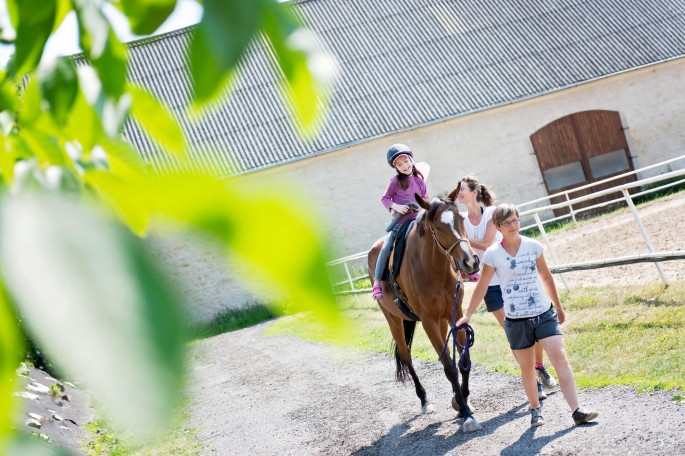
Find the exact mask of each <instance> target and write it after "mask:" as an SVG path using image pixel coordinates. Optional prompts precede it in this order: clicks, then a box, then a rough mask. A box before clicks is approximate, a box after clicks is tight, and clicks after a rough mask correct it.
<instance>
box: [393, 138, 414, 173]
mask: <svg viewBox="0 0 685 456" xmlns="http://www.w3.org/2000/svg"><path fill="white" fill-rule="evenodd" d="M402 154H405V155H409V156H410V157H412V158H414V154H412V153H411V150H409V146H406V145H404V144H393V145H392V146H390V149H388V165H390V166H391V167H393V168H394V166H392V162H394V161H395V159H396V158H397V157H398V156H399V155H402Z"/></svg>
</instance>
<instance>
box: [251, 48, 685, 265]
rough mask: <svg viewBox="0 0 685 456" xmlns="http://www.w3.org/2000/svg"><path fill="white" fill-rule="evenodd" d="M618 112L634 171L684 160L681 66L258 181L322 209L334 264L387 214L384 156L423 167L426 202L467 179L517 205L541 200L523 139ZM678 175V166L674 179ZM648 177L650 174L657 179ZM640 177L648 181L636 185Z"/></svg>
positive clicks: (390, 139)
mask: <svg viewBox="0 0 685 456" xmlns="http://www.w3.org/2000/svg"><path fill="white" fill-rule="evenodd" d="M594 109H605V110H611V111H618V112H619V113H620V115H621V118H622V120H623V122H624V125H623V126H624V127H627V128H628V129H627V130H626V136H627V138H628V141H629V147H630V149H631V153H632V155H633V157H634V163H635V166H636V168H640V167H644V166H647V165H650V164H654V163H658V162H660V161H664V160H667V159H669V158H673V157H676V156H680V155H683V154H685V130H684V128H683V126H684V125H685V59H680V60H677V61H673V62H669V63H664V64H660V65H656V66H652V67H648V68H643V69H640V70H635V71H631V72H628V73H625V74H622V75H618V76H614V77H611V78H605V79H601V80H598V81H594V82H591V83H587V84H583V85H581V86H578V87H575V88H571V89H567V90H563V91H560V92H556V93H551V94H547V95H544V96H540V97H537V98H534V99H530V100H526V101H522V102H518V103H513V104H510V105H508V106H504V107H499V108H495V109H490V110H488V111H486V112H481V113H476V114H473V115H468V116H463V117H460V118H457V119H452V120H448V121H444V122H439V123H435V124H433V125H430V126H424V127H420V128H416V129H413V130H410V131H405V132H401V133H396V134H393V135H390V136H387V137H383V138H379V139H375V140H372V141H368V142H365V143H361V144H357V145H352V146H350V147H348V148H345V149H343V150H340V151H335V152H331V153H327V154H325V155H322V156H319V157H314V158H309V159H306V160H301V161H298V162H295V163H291V164H287V165H283V166H279V167H276V168H272V169H269V170H265V171H262V172H260V173H259V174H260V175H263V176H266V177H269V178H271V177H276V176H279V177H287V178H290V179H292V180H294V181H295V182H296V183H297V184H298V185H299V186H300V187H301V188H302V189H303V191H305V192H307V193H308V194H310V195H312V198H313V201H317V202H318V203H320V204H321V211H322V213H323V214H324V217H325V218H326V221H327V223H329V224H330V226H331V227H332V229H333V233H334V235H335V238H336V239H337V248H338V250H337V252H338V253H339V255H338V256H344V255H349V254H352V253H356V252H360V251H363V250H366V249H368V248H369V247H370V246H371V244H372V243H373V242H374V241H375V240H376V239H377V238H378V237H380V236H381V235H383V233H384V231H383V228H384V227H385V225H386V223H387V221H388V217H389V216H388V213H387V212H386V211H385V210H384V209H383V207H382V206H381V204H380V196H381V195H382V193H383V192H384V190H385V186H386V185H387V182H388V180H389V179H390V177H391V176H392V175H393V172H394V171H393V170H392V169H391V168H390V167H389V166H388V165H387V163H386V162H385V154H386V150H387V148H388V146H390V145H391V144H393V143H398V142H400V143H405V144H407V145H409V146H410V147H411V148H412V150H413V151H414V154H415V158H416V159H417V161H426V162H428V163H429V164H430V165H431V167H432V170H431V174H430V177H429V179H428V191H429V193H430V194H431V196H435V195H438V194H442V193H446V192H449V191H450V190H452V189H453V188H454V186H455V185H456V182H457V180H458V179H459V178H460V177H462V176H464V175H467V174H474V175H476V176H477V177H478V178H479V179H480V180H481V182H483V183H486V184H488V185H490V186H491V187H492V189H493V190H494V191H495V193H496V195H497V201H498V202H513V203H523V202H526V201H530V200H533V199H536V198H539V197H543V196H545V195H546V190H545V186H544V183H543V180H542V175H541V173H540V170H539V167H538V163H537V160H536V158H535V155H534V151H533V147H532V144H531V142H530V135H531V134H533V133H534V132H535V131H537V130H538V129H540V128H542V127H543V126H545V125H547V124H548V123H550V122H552V121H554V120H556V119H558V118H560V117H564V116H566V115H568V114H572V113H574V112H579V111H586V110H594ZM684 166H685V162H683V161H681V162H678V164H677V165H674V169H680V168H682V167H684ZM666 171H668V169H663V170H654V171H652V172H650V175H651V174H657V173H661V172H666ZM642 177H647V176H642Z"/></svg>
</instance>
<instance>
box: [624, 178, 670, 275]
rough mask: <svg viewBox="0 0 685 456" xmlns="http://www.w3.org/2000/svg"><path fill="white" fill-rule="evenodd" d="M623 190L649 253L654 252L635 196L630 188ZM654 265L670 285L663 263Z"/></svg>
mask: <svg viewBox="0 0 685 456" xmlns="http://www.w3.org/2000/svg"><path fill="white" fill-rule="evenodd" d="M621 192H623V197H624V198H625V200H626V203H628V207H629V208H630V212H632V213H633V217H634V218H635V223H637V227H638V228H639V229H640V233H641V234H642V238H643V239H644V240H645V244H647V250H649V253H654V246H652V241H651V240H650V239H649V235H648V234H647V230H646V229H645V227H644V225H643V224H642V220H641V219H640V216H639V215H638V213H637V209H635V205H634V204H633V198H632V197H631V196H630V193H628V190H626V189H625V188H624V189H621ZM654 266H656V269H657V271H659V276H660V277H661V281H662V282H663V283H664V285H666V286H668V279H667V278H666V274H665V273H664V270H663V269H662V268H661V265H660V264H659V263H654Z"/></svg>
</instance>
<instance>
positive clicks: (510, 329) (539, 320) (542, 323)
mask: <svg viewBox="0 0 685 456" xmlns="http://www.w3.org/2000/svg"><path fill="white" fill-rule="evenodd" d="M504 333H505V334H506V335H507V340H508V341H509V346H510V347H511V349H512V350H525V349H526V348H530V347H532V346H533V345H535V342H537V341H538V340H540V339H544V338H546V337H551V336H561V335H562V334H563V333H562V332H561V325H559V319H558V318H557V313H556V311H555V310H554V307H550V308H549V310H548V311H546V312H544V313H542V314H540V315H538V316H537V317H531V318H520V319H510V318H505V319H504Z"/></svg>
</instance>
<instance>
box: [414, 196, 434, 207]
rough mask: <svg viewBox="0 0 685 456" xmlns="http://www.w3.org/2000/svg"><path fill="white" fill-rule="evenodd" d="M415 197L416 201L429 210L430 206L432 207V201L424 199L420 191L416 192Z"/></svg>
mask: <svg viewBox="0 0 685 456" xmlns="http://www.w3.org/2000/svg"><path fill="white" fill-rule="evenodd" d="M414 199H416V202H417V203H419V206H421V207H422V208H424V209H426V210H428V208H429V207H431V203H430V201H428V200H427V199H423V197H422V196H421V195H419V194H418V193H414Z"/></svg>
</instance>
